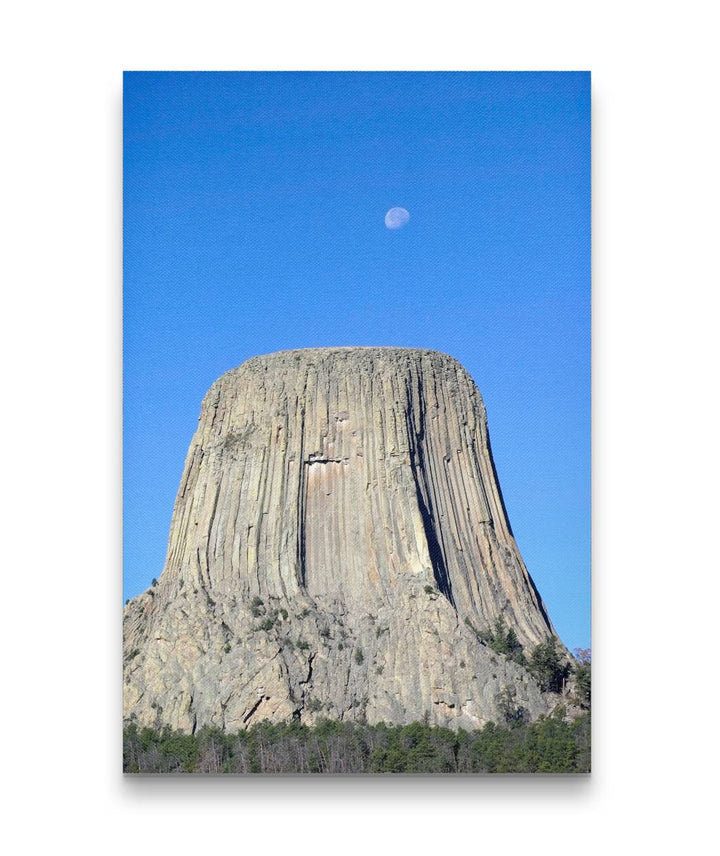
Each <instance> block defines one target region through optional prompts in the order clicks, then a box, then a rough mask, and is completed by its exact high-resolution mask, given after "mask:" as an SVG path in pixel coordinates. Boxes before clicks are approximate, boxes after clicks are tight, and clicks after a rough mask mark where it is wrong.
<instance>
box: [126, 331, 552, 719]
mask: <svg viewBox="0 0 720 856" xmlns="http://www.w3.org/2000/svg"><path fill="white" fill-rule="evenodd" d="M499 617H502V619H503V620H504V622H505V624H506V626H507V627H508V628H512V629H513V630H514V632H515V634H516V636H517V638H518V640H519V642H520V644H521V645H522V646H524V647H525V648H526V649H529V648H531V647H532V646H534V645H536V644H538V643H539V642H541V641H543V640H544V639H545V638H546V637H547V636H549V635H554V631H553V628H552V626H551V624H550V621H549V619H548V616H547V612H546V610H545V607H544V605H543V603H542V600H541V599H540V597H539V595H538V592H537V590H536V589H535V586H534V584H533V582H532V580H531V578H530V576H529V574H528V572H527V569H526V568H525V565H524V564H523V561H522V558H521V557H520V554H519V552H518V549H517V546H516V544H515V540H514V538H513V535H512V532H511V529H510V525H509V523H508V519H507V515H506V513H505V508H504V506H503V500H502V495H501V493H500V487H499V485H498V480H497V477H496V474H495V469H494V466H493V460H492V455H491V452H490V442H489V438H488V429H487V419H486V414H485V407H484V405H483V402H482V399H481V397H480V393H479V392H478V390H477V387H476V386H475V383H474V382H473V380H472V378H471V377H470V375H469V374H468V373H467V371H465V369H464V368H463V367H462V366H461V365H460V364H459V363H458V362H457V361H456V360H454V359H453V358H451V357H449V356H446V355H445V354H441V353H438V352H435V351H426V350H416V349H407V348H355V347H352V348H319V349H308V350H299V351H281V352H279V353H275V354H270V355H268V356H261V357H254V358H252V359H250V360H248V361H247V362H245V363H243V364H242V365H241V366H240V367H239V368H237V369H234V370H233V371H230V372H228V373H227V374H225V375H223V376H222V377H221V378H220V379H219V380H218V381H216V382H215V383H214V384H213V386H212V387H211V388H210V390H209V392H208V393H207V395H206V397H205V399H204V401H203V403H202V409H201V413H200V420H199V424H198V429H197V432H196V433H195V436H194V438H193V440H192V443H191V445H190V449H189V452H188V455H187V460H186V462H185V470H184V472H183V476H182V480H181V482H180V488H179V491H178V495H177V499H176V502H175V509H174V513H173V518H172V525H171V529H170V537H169V543H168V552H167V558H166V561H165V567H164V570H163V572H162V574H161V576H160V578H159V582H158V583H157V585H155V586H153V587H152V588H151V589H149V590H148V591H147V592H145V593H144V594H142V595H140V596H138V597H136V598H134V599H133V600H132V601H130V603H129V604H128V605H127V606H126V608H125V616H124V709H125V716H126V717H132V718H134V719H136V720H137V721H138V722H140V723H142V724H147V725H151V726H152V725H154V726H159V725H163V724H168V725H170V726H172V727H174V728H182V729H184V730H186V731H194V730H195V729H196V728H198V727H200V726H202V725H215V726H220V727H223V728H226V729H228V730H231V731H232V730H236V729H239V728H246V727H248V726H249V725H251V724H253V723H254V722H256V721H258V720H260V719H271V720H274V721H278V720H289V719H292V718H293V717H294V718H300V719H301V720H302V721H303V722H308V723H312V722H313V721H315V720H317V719H318V718H319V717H328V718H334V719H352V720H358V721H368V722H378V721H386V722H394V723H404V722H411V721H414V720H422V719H429V721H430V722H435V723H438V724H441V725H445V726H450V727H461V726H462V727H465V728H477V727H480V726H482V725H483V724H484V723H485V722H487V721H489V720H497V719H498V718H499V707H498V705H499V701H498V700H499V698H501V697H503V696H504V697H505V698H508V697H511V698H512V699H513V700H514V703H517V705H518V706H521V707H524V708H525V710H526V711H528V713H529V714H530V716H533V717H535V716H537V715H539V714H540V713H544V712H547V711H548V710H549V709H550V708H551V707H552V705H553V704H554V703H555V701H557V699H556V698H555V699H553V698H549V697H548V696H547V695H546V694H543V693H542V692H541V691H540V689H539V687H538V685H537V684H536V683H535V681H534V680H533V678H532V677H531V676H530V675H529V674H528V673H527V671H526V670H525V669H523V668H522V667H521V666H519V665H518V664H516V663H515V662H512V661H511V660H510V659H508V658H506V657H505V656H503V655H499V654H496V653H495V652H494V651H492V650H491V649H490V648H489V647H488V646H487V644H485V642H483V640H482V632H483V631H487V630H488V629H491V628H492V627H493V626H494V625H495V622H496V620H497V619H498V618H499Z"/></svg>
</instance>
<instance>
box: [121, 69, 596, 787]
mask: <svg viewBox="0 0 720 856" xmlns="http://www.w3.org/2000/svg"><path fill="white" fill-rule="evenodd" d="M124 367H125V369H124V397H125V398H124V401H125V405H124V419H125V427H124V529H125V541H124V543H125V547H124V549H125V555H124V569H125V570H124V600H125V605H124V612H123V725H124V730H123V769H124V771H125V772H126V773H127V774H166V775H167V774H182V775H187V774H200V775H202V774H205V775H207V774H218V775H233V774H234V775H237V774H284V773H285V774H287V773H302V774H320V775H322V774H343V773H344V774H374V775H378V774H446V775H447V774H450V775H452V774H454V775H458V774H497V773H523V774H536V775H537V774H549V773H551V774H583V773H588V772H589V771H590V695H591V693H590V669H591V657H590V648H591V640H590V75H589V73H587V72H537V73H535V72H532V73H531V72H517V73H506V72H496V73H494V72H477V73H465V72H463V73H456V72H447V73H439V72H432V73H424V72H392V73H390V72H387V73H386V72H343V73H335V72H332V73H330V72H303V73H287V72H221V73H214V72H126V73H125V76H124ZM491 439H492V442H491Z"/></svg>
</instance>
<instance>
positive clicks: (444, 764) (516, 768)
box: [123, 706, 590, 774]
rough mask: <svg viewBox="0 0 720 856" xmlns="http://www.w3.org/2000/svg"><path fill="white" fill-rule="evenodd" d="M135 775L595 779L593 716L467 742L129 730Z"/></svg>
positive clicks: (374, 735) (288, 728)
mask: <svg viewBox="0 0 720 856" xmlns="http://www.w3.org/2000/svg"><path fill="white" fill-rule="evenodd" d="M123 770H124V772H126V773H210V774H212V773H230V774H232V773H587V772H589V771H590V714H589V713H586V714H583V715H581V716H580V717H579V718H577V719H574V720H572V721H567V718H566V716H565V710H564V708H563V707H562V706H558V708H556V710H555V712H554V713H553V714H552V715H551V716H548V717H540V718H539V719H538V720H537V721H536V722H533V723H531V724H528V723H525V722H523V721H515V722H513V723H511V724H510V725H509V726H507V727H503V726H499V725H496V724H495V723H488V724H487V725H486V726H485V727H484V728H482V729H480V730H477V731H464V730H462V729H461V730H459V731H457V732H455V731H451V730H450V729H447V728H440V727H437V726H431V725H429V724H428V723H424V722H414V723H411V724H410V725H403V726H401V725H387V724H384V723H379V724H377V725H367V724H360V723H354V722H339V721H336V720H328V719H325V720H321V721H320V722H319V723H318V724H317V725H315V726H312V727H310V726H308V725H304V724H302V723H300V722H297V721H294V722H287V723H285V722H283V723H271V722H267V721H265V722H259V723H257V724H256V725H254V726H252V727H251V728H250V729H248V730H247V731H239V732H237V733H235V734H230V733H227V732H224V731H222V730H221V729H219V728H209V727H204V728H202V729H200V730H199V731H197V732H196V733H195V734H184V733H183V732H180V731H173V730H172V729H170V728H168V727H166V728H164V729H162V730H161V731H156V730H153V729H151V728H139V727H138V726H137V725H136V724H135V723H129V724H127V725H126V726H125V729H124V734H123Z"/></svg>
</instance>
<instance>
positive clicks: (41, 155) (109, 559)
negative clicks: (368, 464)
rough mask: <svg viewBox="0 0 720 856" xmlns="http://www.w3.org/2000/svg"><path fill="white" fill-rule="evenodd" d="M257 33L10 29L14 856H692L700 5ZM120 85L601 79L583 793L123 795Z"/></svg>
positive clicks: (708, 397)
mask: <svg viewBox="0 0 720 856" xmlns="http://www.w3.org/2000/svg"><path fill="white" fill-rule="evenodd" d="M259 5H260V4H258V3H254V4H252V7H250V6H249V5H245V4H242V3H241V2H237V0H236V2H233V3H229V2H228V3H224V2H211V0H206V2H204V3H203V4H200V3H197V2H195V3H187V2H172V3H170V2H150V0H144V2H135V0H126V2H124V3H122V4H120V3H103V2H97V0H95V2H78V0H66V2H65V3H47V2H45V3H43V2H38V3H26V4H24V5H22V6H20V5H19V4H15V5H14V6H12V7H10V9H9V10H7V9H6V10H5V15H4V21H3V33H2V37H1V38H2V51H1V52H0V56H1V57H2V59H1V61H2V64H3V69H2V78H1V85H2V102H1V103H2V114H0V115H2V117H3V120H4V121H3V125H4V131H3V134H2V137H1V138H0V139H2V158H1V160H0V163H1V164H2V197H3V206H2V209H3V213H2V217H3V230H2V234H3V253H2V267H3V272H2V279H1V280H0V281H1V282H2V285H3V312H2V330H1V333H2V335H1V336H0V342H1V344H2V360H1V361H0V365H1V366H2V373H3V385H2V391H3V396H2V400H3V403H4V405H5V407H4V408H3V411H4V415H3V418H2V461H3V468H2V488H3V491H2V494H3V498H4V500H5V503H4V510H3V515H2V520H3V524H4V525H3V527H2V532H3V546H4V548H5V549H4V550H3V562H2V582H3V585H2V595H3V598H2V621H1V622H0V626H1V627H2V646H3V647H2V650H3V653H4V658H3V661H2V662H3V672H2V678H3V680H2V689H3V694H2V697H3V705H2V732H1V734H2V749H3V751H2V759H3V762H4V763H3V766H2V771H3V780H4V783H5V785H6V788H7V790H8V791H9V796H6V798H5V801H4V809H5V811H4V814H5V817H6V820H5V827H4V833H5V835H4V838H5V839H6V840H8V838H9V839H10V840H11V845H10V852H20V853H30V854H34V853H46V852H69V853H74V854H85V853H93V854H94V853H99V852H110V853H112V852H115V851H116V850H119V849H122V850H123V851H124V852H125V853H139V854H143V853H156V852H160V851H161V850H167V851H168V852H172V853H196V852H212V851H215V850H219V849H221V848H222V849H225V848H227V849H228V850H230V849H231V850H232V851H236V852H243V851H248V850H250V849H252V850H253V851H255V852H262V853H274V852H278V853H281V852H282V853H284V852H288V851H290V852H293V853H301V854H302V853H306V852H307V853H312V854H314V856H322V854H325V853H333V854H337V853H343V852H363V851H368V852H372V853H373V854H377V853H385V852H391V851H393V852H397V853H433V854H435V853H440V852H444V853H468V852H470V853H472V852H478V853H480V852H485V853H491V854H493V856H501V854H506V853H522V852H524V851H526V850H528V851H530V850H531V851H532V852H533V854H545V853H553V854H556V853H571V852H578V853H606V852H608V850H610V851H611V852H616V853H631V852H643V853H647V852H684V853H695V852H705V851H706V849H707V846H708V845H709V844H710V842H711V841H712V840H713V838H709V839H707V838H706V836H708V835H710V833H711V830H712V828H713V826H712V820H713V818H712V816H711V811H712V810H713V809H714V807H715V802H716V801H715V800H713V799H712V796H713V794H712V790H713V785H715V781H716V779H717V772H716V768H717V764H718V757H717V752H716V750H715V748H714V747H715V746H716V745H717V742H718V740H717V736H718V723H717V703H716V697H717V681H716V678H715V675H716V673H717V671H718V661H717V644H716V642H715V636H714V633H713V636H712V637H711V633H712V632H713V620H714V618H715V614H714V613H715V603H716V598H717V582H716V580H717V572H718V555H717V549H716V539H715V535H716V532H717V523H716V518H717V497H716V491H715V486H716V484H717V478H718V473H717V439H716V438H717V421H716V410H717V408H716V406H715V398H716V396H717V389H718V382H717V378H716V374H717V364H718V358H717V350H716V347H715V344H716V340H717V336H718V333H717V311H716V300H715V297H716V291H717V286H718V264H717V259H716V256H717V246H718V217H717V199H718V190H719V188H718V167H717V158H718V151H720V141H719V140H718V131H717V123H718V97H717V91H716V85H717V45H716V33H717V30H716V26H715V25H714V24H713V22H712V21H711V18H710V14H709V10H710V9H711V5H710V4H709V3H703V2H693V0H688V2H685V3H684V4H682V6H678V5H677V4H670V3H663V2H657V0H656V2H624V3H612V2H605V3H602V4H601V3H595V4H590V3H582V2H578V0H572V2H543V3H540V2H505V3H499V2H493V3H491V4H485V3H479V2H476V3H467V4H463V3H458V2H448V0H446V2H443V3H438V4H433V5H432V6H428V7H423V6H422V5H421V4H419V3H417V2H416V3H409V2H401V0H395V2H392V0H385V2H383V3H381V2H375V0H365V2H363V3H362V4H347V3H338V2H332V3H331V2H309V0H306V2H302V3H301V2H295V3H289V2H286V3H271V2H266V3H265V4H264V5H263V6H262V11H258V8H257V7H259ZM123 69H133V70H139V69H161V70H165V69H184V70H189V69H259V70H260V69H262V70H264V69H358V70H360V69H391V70H392V69H427V70H433V69H468V70H585V69H590V70H591V71H592V73H593V159H594V167H593V169H594V198H593V214H594V221H593V222H594V233H593V246H594V259H593V274H594V280H593V300H594V322H593V325H594V379H593V396H594V400H593V412H594V423H593V424H594V453H593V462H594V514H593V525H594V547H593V574H594V590H593V596H594V646H593V649H594V669H593V677H594V686H593V693H594V699H595V702H594V711H593V713H594V772H593V774H592V776H591V777H590V778H582V777H580V778H577V779H568V778H542V777H536V778H522V779H518V778H510V777H505V778H480V779H471V778H434V779H433V778H426V779H412V780H408V779H402V778H392V779H377V778H373V779H357V778H356V779H329V778H326V779H320V780H315V779H307V778H300V779H247V780H243V779H234V778H233V779H212V780H202V779H201V780H198V779H197V778H195V779H169V780H168V779H163V780H154V779H141V780H138V779H132V778H128V779H127V780H126V779H124V778H123V777H122V775H121V772H120V771H121V733H120V692H121V678H120V606H121V602H122V595H121V589H120V577H121V547H122V544H121V493H120V491H121V474H122V464H121V445H120V444H121V433H120V432H121V401H122V399H121V262H122V243H121V230H122V217H121V202H122V199H121V194H122V175H121V163H122V160H121V157H122V147H121V131H122V118H121V117H122V112H121V107H122V103H121V96H122V76H121V73H122V70H123ZM703 841H704V842H705V843H701V842H703Z"/></svg>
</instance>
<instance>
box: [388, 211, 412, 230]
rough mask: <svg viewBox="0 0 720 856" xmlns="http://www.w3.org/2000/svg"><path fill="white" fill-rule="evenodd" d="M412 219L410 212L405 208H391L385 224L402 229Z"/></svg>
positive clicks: (391, 227)
mask: <svg viewBox="0 0 720 856" xmlns="http://www.w3.org/2000/svg"><path fill="white" fill-rule="evenodd" d="M409 219H410V212H409V211H408V210H406V209H405V208H391V209H390V210H389V211H388V213H387V214H386V215H385V225H386V226H387V227H388V229H402V227H403V226H404V225H405V224H406V223H407V222H408V220H409Z"/></svg>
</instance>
